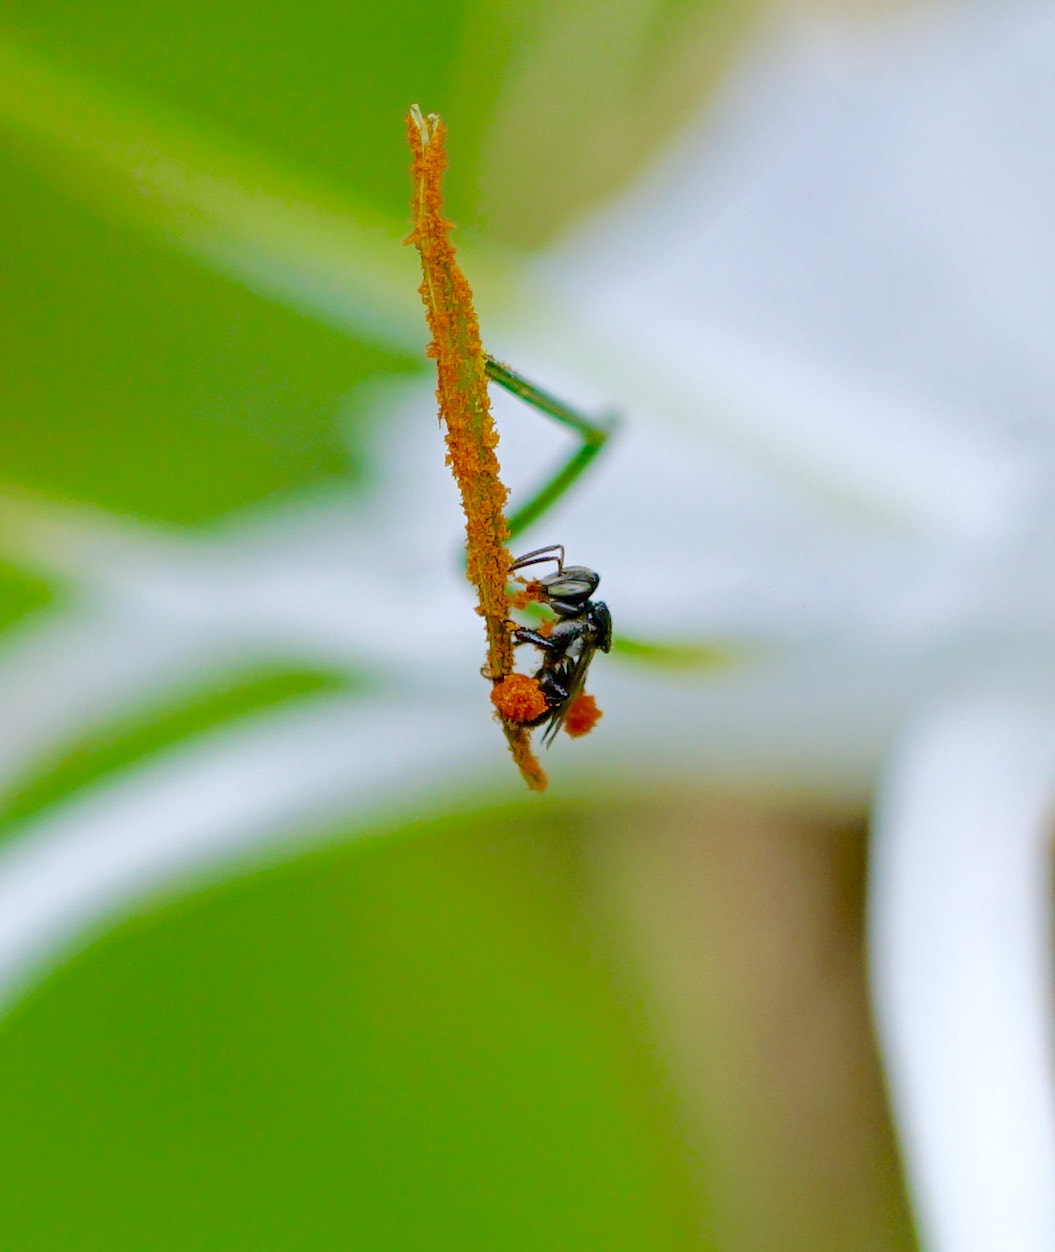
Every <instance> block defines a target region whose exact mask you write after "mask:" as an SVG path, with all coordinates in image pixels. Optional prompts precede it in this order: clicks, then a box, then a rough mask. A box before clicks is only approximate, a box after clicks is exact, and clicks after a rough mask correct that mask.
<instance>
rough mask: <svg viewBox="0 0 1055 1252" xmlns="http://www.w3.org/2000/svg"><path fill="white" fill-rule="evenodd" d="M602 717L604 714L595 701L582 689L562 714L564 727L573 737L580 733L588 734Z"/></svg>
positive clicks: (576, 737)
mask: <svg viewBox="0 0 1055 1252" xmlns="http://www.w3.org/2000/svg"><path fill="white" fill-rule="evenodd" d="M602 717H604V714H603V713H602V712H601V710H600V709H599V708H598V707H597V701H596V700H595V699H594V698H593V696H588V695H587V694H586V692H585V691H582V692H580V693H579V694H578V695H577V696H576V697H575V699H574V700H573V701H572V702H571V706H570V707H569V709H568V711H567V713H566V714H565V715H564V729H565V730H566V731H567V732H568V734H569V735H571V737H572V738H573V739H578V738H579V736H580V735H588V734H589V733H590V731H591V730H593V728H594V727H595V726H596V725H597V723H598V722H599V721H600V720H601V718H602Z"/></svg>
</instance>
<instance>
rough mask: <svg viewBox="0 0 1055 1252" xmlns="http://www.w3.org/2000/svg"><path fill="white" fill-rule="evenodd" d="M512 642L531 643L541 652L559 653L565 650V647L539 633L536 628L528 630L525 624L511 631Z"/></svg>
mask: <svg viewBox="0 0 1055 1252" xmlns="http://www.w3.org/2000/svg"><path fill="white" fill-rule="evenodd" d="M513 643H514V644H521V643H533V644H534V645H535V647H536V648H541V649H542V651H543V652H548V653H552V654H554V655H559V654H561V653H563V652H564V651H565V647H564V646H562V645H561V644H559V643H554V642H553V640H552V639H551V638H550V637H549V636H548V635H540V634H539V633H538V631H537V630H528V629H527V627H525V626H518V627H517V628H516V630H514V631H513Z"/></svg>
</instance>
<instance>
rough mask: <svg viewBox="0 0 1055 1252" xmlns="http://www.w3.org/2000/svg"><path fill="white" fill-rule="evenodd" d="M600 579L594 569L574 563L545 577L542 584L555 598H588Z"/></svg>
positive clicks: (548, 593)
mask: <svg viewBox="0 0 1055 1252" xmlns="http://www.w3.org/2000/svg"><path fill="white" fill-rule="evenodd" d="M600 581H601V580H600V578H598V576H597V575H596V574H595V573H594V572H593V570H592V569H586V567H585V566H580V565H573V566H568V567H565V568H564V569H563V570H562V571H561V572H560V573H559V574H551V575H550V576H549V578H544V579H543V580H542V585H543V586H544V587H545V588H546V594H547V595H549V596H552V597H553V598H554V599H555V600H588V599H589V598H590V596H592V595H593V593H594V592H595V591H596V590H597V584H598V583H599V582H600Z"/></svg>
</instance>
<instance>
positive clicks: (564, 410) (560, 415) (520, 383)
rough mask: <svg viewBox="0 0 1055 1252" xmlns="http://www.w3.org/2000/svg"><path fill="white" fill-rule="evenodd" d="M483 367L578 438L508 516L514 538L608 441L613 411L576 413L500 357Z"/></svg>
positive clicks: (547, 505) (614, 422)
mask: <svg viewBox="0 0 1055 1252" xmlns="http://www.w3.org/2000/svg"><path fill="white" fill-rule="evenodd" d="M485 367H486V370H487V377H488V378H490V379H491V381H492V382H496V383H498V385H499V386H500V387H504V388H505V389H506V391H509V392H512V394H513V395H514V396H518V397H519V398H520V399H521V400H523V401H524V402H525V403H526V404H530V405H531V406H532V407H533V408H536V409H538V410H539V411H540V412H542V413H545V414H547V416H549V417H552V418H553V419H554V420H555V421H558V422H560V423H561V424H562V425H564V426H570V427H571V428H572V430H574V431H575V432H576V433H577V434H578V435H579V436H580V437H581V439H582V443H581V444H580V446H579V447H578V448H577V449H576V450H575V451H574V452H573V453H572V454H571V456H570V457H569V458H568V460H567V461H566V462H565V463H564V464H563V465H562V466H561V467H560V468H559V469H558V470H557V472H556V473H555V474H554V475H553V477H552V478H550V479H548V480H547V481H546V482H544V483H543V484H542V486H541V487H539V489H538V490H537V491H536V492H535V494H534V495H533V496H532V497H531V498H530V499H529V500H528V501H526V503H524V504H522V505H521V506H520V508H518V509H517V510H516V512H515V513H514V514H513V516H512V517H511V518H510V519H509V537H510V538H511V539H514V538H516V536H517V535H519V534H520V532H521V531H522V530H524V529H525V528H526V527H528V526H530V525H531V523H532V522H533V521H535V520H536V519H537V518H539V517H541V516H542V514H543V513H545V511H546V510H547V509H548V508H549V507H550V505H551V504H553V503H555V502H556V501H557V500H559V499H560V497H561V496H562V495H564V493H565V492H566V491H567V490H568V488H569V487H571V486H572V484H573V483H574V482H575V481H576V480H577V479H578V478H579V476H580V475H581V474H582V473H583V472H584V471H585V470H586V468H587V466H589V465H590V464H591V462H592V461H593V459H594V458H595V457H596V456H597V454H598V453H599V452H600V451H601V449H602V448H603V447H604V445H605V444H606V443H607V442H608V437H609V436H610V435H611V434H612V432H613V431H614V430H615V427H616V420H617V419H616V417H615V416H614V414H607V415H605V416H603V417H601V418H590V417H586V416H585V415H584V414H582V413H577V412H576V411H575V410H574V409H570V408H568V406H567V405H566V404H562V403H561V401H560V400H558V399H556V398H555V397H554V396H551V395H550V394H549V393H548V392H545V391H542V390H540V389H539V388H538V387H536V386H535V385H534V383H529V382H528V380H527V379H526V378H524V377H522V376H521V375H520V374H518V373H516V371H515V370H511V369H510V368H509V366H508V365H503V364H502V363H501V361H496V360H495V359H494V357H490V356H489V357H488V358H487V360H486V362H485ZM539 551H540V552H544V551H546V549H544V548H542V549H539ZM529 555H530V554H529Z"/></svg>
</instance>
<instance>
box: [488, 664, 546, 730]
mask: <svg viewBox="0 0 1055 1252" xmlns="http://www.w3.org/2000/svg"><path fill="white" fill-rule="evenodd" d="M491 703H492V704H493V705H494V706H495V708H496V709H497V710H498V712H499V714H500V715H501V716H502V717H503V718H504V719H505V720H506V721H507V722H515V723H518V724H519V723H523V722H533V721H534V720H535V718H537V717H541V716H542V715H543V713H545V712H546V710H547V709H548V708H549V705H548V704H547V703H546V697H545V696H544V695H543V694H542V688H541V687H540V686H539V685H538V680H537V679H535V678H531V677H529V676H528V675H527V674H507V675H506V676H505V678H503V679H502V681H501V682H499V683H495V685H494V687H493V688H492V689H491Z"/></svg>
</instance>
